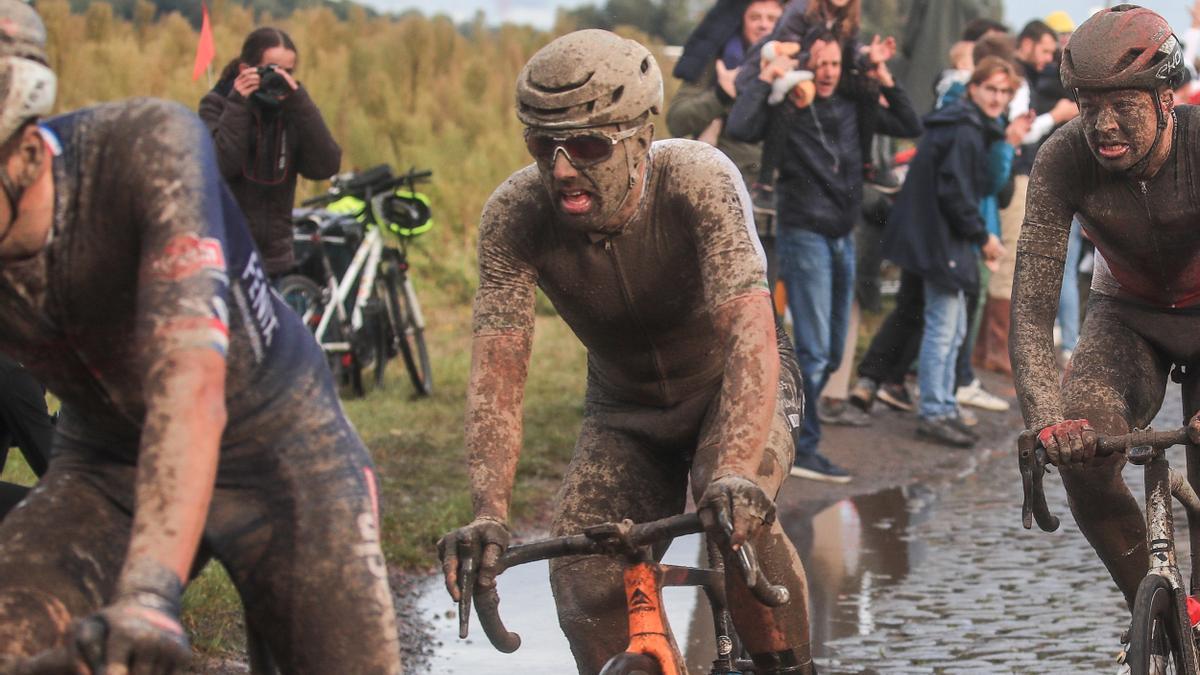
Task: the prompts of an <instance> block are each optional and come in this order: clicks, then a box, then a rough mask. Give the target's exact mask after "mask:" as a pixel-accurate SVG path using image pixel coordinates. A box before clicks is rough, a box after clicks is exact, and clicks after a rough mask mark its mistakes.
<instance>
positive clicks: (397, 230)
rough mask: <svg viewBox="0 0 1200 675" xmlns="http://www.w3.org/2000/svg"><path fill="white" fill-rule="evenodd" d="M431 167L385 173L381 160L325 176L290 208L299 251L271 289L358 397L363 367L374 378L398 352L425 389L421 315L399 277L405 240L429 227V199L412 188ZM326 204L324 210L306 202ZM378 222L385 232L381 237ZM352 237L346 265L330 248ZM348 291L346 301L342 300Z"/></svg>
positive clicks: (427, 373)
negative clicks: (294, 266)
mask: <svg viewBox="0 0 1200 675" xmlns="http://www.w3.org/2000/svg"><path fill="white" fill-rule="evenodd" d="M432 175H433V173H432V172H431V171H415V170H410V171H409V172H408V173H406V174H404V175H401V176H394V175H393V174H392V170H391V167H389V166H387V165H380V166H377V167H374V168H372V169H368V170H366V171H363V172H361V173H358V174H354V173H350V174H342V175H340V176H336V177H334V179H333V181H332V183H331V185H330V188H329V191H328V192H327V193H326V194H324V195H320V196H318V197H314V198H312V199H308V200H305V201H304V202H302V204H301V206H302V207H305V208H302V209H300V210H297V211H296V212H294V214H293V220H294V221H295V222H296V225H297V231H296V232H295V234H294V235H293V238H294V240H295V241H296V242H297V244H298V245H301V246H308V247H309V250H308V251H302V254H304V253H311V254H313V255H314V256H315V257H311V258H310V257H309V256H307V255H302V256H301V259H302V262H301V263H300V264H299V266H298V267H299V272H298V273H295V274H289V275H287V276H285V277H283V278H282V279H281V280H280V281H279V293H280V295H282V296H283V298H284V300H285V301H287V303H288V304H289V305H290V306H291V307H292V309H294V310H296V313H297V314H299V315H300V316H301V318H302V319H303V320H304V322H305V323H306V324H307V325H308V326H309V328H310V329H312V331H313V334H314V336H315V337H316V340H317V343H318V344H320V345H321V348H322V349H323V350H324V351H325V353H326V354H327V355H328V356H329V359H330V365H331V368H333V370H334V371H335V374H343V375H344V377H342V378H340V379H343V380H346V381H348V383H349V385H350V388H351V390H352V391H353V392H354V394H355V395H357V396H363V395H365V394H366V387H365V386H364V381H363V371H364V370H367V369H371V370H373V374H374V381H375V385H376V386H377V387H379V386H383V382H384V371H385V369H386V367H387V362H388V360H389V359H390V358H392V357H393V356H395V355H396V354H397V353H399V354H400V356H401V357H402V358H403V360H404V365H405V369H406V370H407V372H408V375H409V379H410V381H411V382H412V385H413V388H414V389H415V391H416V394H417V395H418V396H428V395H429V394H431V393H432V392H433V378H432V374H431V370H430V364H429V351H428V348H427V347H426V344H425V317H424V315H423V314H422V313H421V305H420V303H419V302H418V301H417V294H416V291H415V290H414V289H413V284H412V279H410V278H409V276H408V270H409V263H408V243H409V241H410V240H411V238H412V237H414V236H416V235H418V234H421V233H423V232H425V231H426V230H428V229H429V227H430V226H431V225H432V219H431V214H430V209H429V201H428V198H426V197H425V196H424V195H422V194H421V193H419V192H417V191H416V184H417V183H418V182H420V181H425V180H428V179H429V177H430V176H432ZM313 207H325V208H323V209H322V208H313ZM380 223H385V224H386V228H387V230H388V231H389V232H391V233H392V234H394V235H395V236H394V237H391V238H390V239H391V240H390V241H385V237H384V234H383V230H384V228H383V227H381V226H380ZM350 245H356V247H355V250H354V254H353V257H351V258H350V260H349V262H348V263H347V264H345V265H335V264H334V256H335V255H336V254H337V253H339V252H340V251H336V250H334V249H333V248H332V247H342V248H343V249H345V248H348V247H349V246H350ZM351 297H353V301H352V302H349V300H350V298H351Z"/></svg>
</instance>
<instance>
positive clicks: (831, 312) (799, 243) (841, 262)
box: [776, 227, 854, 456]
mask: <svg viewBox="0 0 1200 675" xmlns="http://www.w3.org/2000/svg"><path fill="white" fill-rule="evenodd" d="M776 246H777V247H778V254H779V278H781V279H783V284H784V287H785V288H787V301H788V309H789V310H791V312H792V332H793V333H794V334H795V336H796V360H797V361H798V362H799V364H800V372H801V373H802V374H803V375H804V425H803V427H802V429H801V431H800V442H799V443H798V444H797V445H796V455H797V456H800V455H804V454H808V455H813V454H816V452H817V444H818V443H820V441H821V421H820V420H819V419H817V402H818V401H819V400H820V398H821V390H822V389H824V388H825V381H826V380H828V379H829V376H830V375H831V374H832V373H833V371H835V370H837V368H838V365H839V364H841V362H842V352H843V346H844V344H845V342H846V330H847V329H848V327H849V323H850V305H851V302H853V300H854V236H853V235H846V236H844V237H836V238H833V237H826V236H824V235H821V234H817V233H816V232H809V231H808V230H800V229H796V228H790V227H784V228H780V231H779V236H778V241H777V242H776Z"/></svg>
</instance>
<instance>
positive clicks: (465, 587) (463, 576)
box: [437, 516, 511, 637]
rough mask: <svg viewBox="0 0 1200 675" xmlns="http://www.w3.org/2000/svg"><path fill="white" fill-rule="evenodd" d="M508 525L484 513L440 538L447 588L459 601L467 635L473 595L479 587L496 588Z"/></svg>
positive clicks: (462, 633)
mask: <svg viewBox="0 0 1200 675" xmlns="http://www.w3.org/2000/svg"><path fill="white" fill-rule="evenodd" d="M510 537H511V534H510V532H509V530H508V525H507V524H506V523H505V522H504V521H502V520H500V519H498V518H492V517H489V516H481V517H478V518H476V519H475V520H473V521H472V522H471V523H470V524H469V525H466V526H464V527H460V528H458V529H457V530H454V531H453V532H449V533H447V534H446V535H444V536H443V537H442V538H441V539H439V540H438V543H437V548H438V558H440V559H441V561H442V575H443V576H444V577H445V581H446V591H447V592H449V593H450V597H451V598H453V599H454V601H455V602H457V603H458V608H459V623H460V625H459V633H460V636H461V637H466V629H467V628H466V622H467V620H468V619H469V617H470V615H471V598H472V597H473V596H474V594H475V591H476V589H478V590H481V591H494V590H495V588H496V575H498V574H500V572H502V571H503V570H501V569H500V568H499V564H498V563H499V561H500V556H501V555H503V554H504V551H505V550H506V549H507V548H508V542H509V539H510Z"/></svg>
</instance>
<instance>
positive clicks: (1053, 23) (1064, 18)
mask: <svg viewBox="0 0 1200 675" xmlns="http://www.w3.org/2000/svg"><path fill="white" fill-rule="evenodd" d="M1046 25H1047V26H1050V28H1051V29H1053V30H1054V32H1055V33H1070V32H1072V31H1074V30H1075V22H1074V21H1072V20H1071V15H1070V14H1067V13H1066V12H1064V11H1062V10H1061V9H1060V10H1058V11H1057V12H1051V13H1050V15H1049V16H1047V17H1046Z"/></svg>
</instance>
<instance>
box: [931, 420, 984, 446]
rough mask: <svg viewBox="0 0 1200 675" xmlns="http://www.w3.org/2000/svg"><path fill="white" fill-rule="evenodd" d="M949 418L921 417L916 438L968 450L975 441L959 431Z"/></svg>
mask: <svg viewBox="0 0 1200 675" xmlns="http://www.w3.org/2000/svg"><path fill="white" fill-rule="evenodd" d="M950 420H951V418H949V417H934V418H925V417H922V418H921V421H920V422H918V423H917V436H918V437H919V438H925V439H927V440H930V441H933V442H934V443H940V444H942V445H949V446H951V447H955V448H970V447H972V446H974V445H975V439H974V438H972V437H970V436H968V435H967V433H966V432H965V431H963V430H961V429H959V428H958V427H957V426H956V425H955V424H954V423H952V422H951V421H950Z"/></svg>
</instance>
